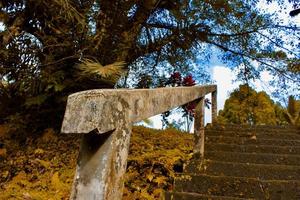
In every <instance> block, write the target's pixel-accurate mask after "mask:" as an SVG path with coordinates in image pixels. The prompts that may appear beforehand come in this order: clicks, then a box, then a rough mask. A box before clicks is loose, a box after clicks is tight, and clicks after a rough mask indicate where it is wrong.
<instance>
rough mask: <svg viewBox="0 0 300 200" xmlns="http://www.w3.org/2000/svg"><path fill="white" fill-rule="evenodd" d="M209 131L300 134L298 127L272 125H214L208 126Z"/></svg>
mask: <svg viewBox="0 0 300 200" xmlns="http://www.w3.org/2000/svg"><path fill="white" fill-rule="evenodd" d="M206 129H207V130H232V131H236V130H238V131H249V130H250V131H251V130H252V131H253V130H254V131H292V132H299V131H300V129H299V127H296V126H272V125H258V126H249V125H230V124H227V125H214V126H207V127H206Z"/></svg>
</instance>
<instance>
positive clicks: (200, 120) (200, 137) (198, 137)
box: [194, 97, 205, 158]
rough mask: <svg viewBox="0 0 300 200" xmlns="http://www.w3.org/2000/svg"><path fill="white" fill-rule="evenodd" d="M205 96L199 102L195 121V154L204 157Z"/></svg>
mask: <svg viewBox="0 0 300 200" xmlns="http://www.w3.org/2000/svg"><path fill="white" fill-rule="evenodd" d="M204 114H205V113H204V97H202V98H201V99H200V100H199V102H198V103H197V106H196V109H195V122H194V155H195V156H198V155H199V156H200V157H201V158H203V154H204V138H205V136H204Z"/></svg>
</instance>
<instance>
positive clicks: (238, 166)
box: [186, 160, 300, 180]
mask: <svg viewBox="0 0 300 200" xmlns="http://www.w3.org/2000/svg"><path fill="white" fill-rule="evenodd" d="M186 169H187V171H186V172H187V173H188V174H200V173H201V174H207V175H213V176H235V177H247V178H259V179H262V180H300V166H295V165H274V164H273V165H268V164H253V163H234V162H221V161H213V160H204V162H203V163H202V164H201V166H200V163H199V162H198V164H196V165H194V166H189V167H187V168H186Z"/></svg>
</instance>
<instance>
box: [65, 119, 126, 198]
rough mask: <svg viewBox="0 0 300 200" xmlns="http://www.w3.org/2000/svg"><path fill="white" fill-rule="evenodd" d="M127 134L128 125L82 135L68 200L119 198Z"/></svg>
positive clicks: (120, 195)
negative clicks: (106, 131) (105, 131)
mask: <svg viewBox="0 0 300 200" xmlns="http://www.w3.org/2000/svg"><path fill="white" fill-rule="evenodd" d="M123 125H125V124H123ZM130 135H131V126H130V125H127V126H122V128H121V127H118V128H117V129H116V130H115V131H112V132H109V133H105V134H94V133H90V134H85V135H84V136H83V137H84V138H83V140H82V144H81V149H80V154H79V158H78V163H77V168H76V173H75V178H74V182H73V187H72V194H71V197H70V199H74V200H75V199H77V200H81V199H86V200H104V199H105V200H110V199H116V200H118V199H122V191H123V183H124V180H123V175H124V174H125V172H126V164H127V156H128V148H129V142H130Z"/></svg>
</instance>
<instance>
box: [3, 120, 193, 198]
mask: <svg viewBox="0 0 300 200" xmlns="http://www.w3.org/2000/svg"><path fill="white" fill-rule="evenodd" d="M16 135H17V137H16ZM41 135H42V137H34V135H32V134H31V133H30V132H29V133H25V132H22V134H16V132H15V130H14V128H11V127H8V126H7V125H0V139H1V143H0V144H1V145H0V199H6V200H15V199H28V200H29V199H41V200H44V199H69V195H70V191H71V187H72V182H73V178H74V173H75V167H76V157H77V155H78V149H79V144H80V140H79V139H80V137H78V136H76V135H72V136H71V135H62V134H58V133H56V132H55V131H53V129H46V130H45V131H43V132H42V134H41ZM192 148H193V137H192V135H191V134H184V133H182V132H179V131H176V130H174V129H168V130H165V131H158V130H154V129H148V128H144V127H134V128H133V132H132V138H131V143H130V153H129V157H128V164H127V166H128V168H127V172H126V174H125V188H124V192H123V193H124V197H123V199H124V200H132V199H141V200H142V199H143V200H144V199H146V200H151V199H153V200H154V199H159V197H161V196H162V192H163V190H170V189H172V184H173V181H174V177H175V173H176V172H181V171H182V168H183V163H186V161H187V160H188V159H189V158H190V157H191V155H192V154H191V153H192Z"/></svg>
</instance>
